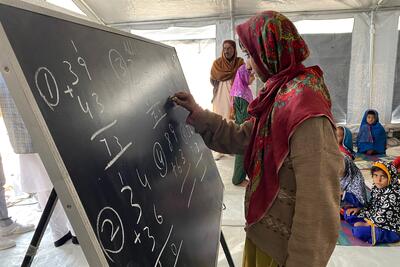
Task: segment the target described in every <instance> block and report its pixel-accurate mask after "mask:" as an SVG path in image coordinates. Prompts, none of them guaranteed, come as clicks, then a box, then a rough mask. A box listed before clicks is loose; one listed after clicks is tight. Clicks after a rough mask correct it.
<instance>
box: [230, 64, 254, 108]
mask: <svg viewBox="0 0 400 267" xmlns="http://www.w3.org/2000/svg"><path fill="white" fill-rule="evenodd" d="M249 80H250V73H249V71H248V70H247V68H246V64H243V65H242V66H240V68H239V69H238V70H237V72H236V76H235V80H234V82H233V85H232V88H231V96H232V97H234V96H237V97H241V98H243V99H244V100H246V101H247V102H248V103H249V104H250V103H251V102H252V101H253V93H252V92H251V89H250V88H249ZM232 102H233V101H232Z"/></svg>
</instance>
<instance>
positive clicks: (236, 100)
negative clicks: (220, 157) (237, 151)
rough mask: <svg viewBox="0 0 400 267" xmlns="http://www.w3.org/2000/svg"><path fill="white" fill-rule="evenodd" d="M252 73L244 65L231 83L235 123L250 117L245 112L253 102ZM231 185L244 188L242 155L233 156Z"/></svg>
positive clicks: (245, 182) (244, 177)
mask: <svg viewBox="0 0 400 267" xmlns="http://www.w3.org/2000/svg"><path fill="white" fill-rule="evenodd" d="M254 78H255V77H254V73H253V72H252V70H251V69H248V67H247V65H246V64H243V65H242V66H240V68H239V69H238V70H237V72H236V77H235V80H234V82H233V85H232V88H231V92H230V95H231V97H232V98H233V99H232V101H231V102H232V103H231V104H232V108H233V113H234V118H235V123H237V124H242V123H244V122H245V121H246V120H247V119H249V117H250V115H249V113H248V112H247V107H248V106H249V104H250V103H251V102H252V101H253V93H252V92H251V89H250V87H249V85H251V83H252V82H253V81H254ZM232 183H233V184H234V185H240V186H243V187H246V186H247V184H248V181H247V180H246V172H245V170H244V155H236V156H235V168H234V171H233V176H232Z"/></svg>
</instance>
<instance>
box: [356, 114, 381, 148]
mask: <svg viewBox="0 0 400 267" xmlns="http://www.w3.org/2000/svg"><path fill="white" fill-rule="evenodd" d="M357 148H358V151H357V152H358V153H364V154H367V155H373V154H385V153H386V132H385V129H384V128H383V126H382V125H381V124H380V123H379V116H378V112H377V111H376V110H373V109H369V110H367V111H365V114H364V117H363V120H362V122H361V126H360V130H359V132H358V136H357Z"/></svg>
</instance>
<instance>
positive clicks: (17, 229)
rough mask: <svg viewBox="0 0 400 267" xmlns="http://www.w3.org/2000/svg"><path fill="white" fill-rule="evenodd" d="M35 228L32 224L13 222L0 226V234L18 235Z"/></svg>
mask: <svg viewBox="0 0 400 267" xmlns="http://www.w3.org/2000/svg"><path fill="white" fill-rule="evenodd" d="M33 230H35V225H34V224H26V225H23V224H19V223H17V222H13V223H12V224H10V225H9V226H6V227H0V236H10V235H20V234H24V233H27V232H30V231H33Z"/></svg>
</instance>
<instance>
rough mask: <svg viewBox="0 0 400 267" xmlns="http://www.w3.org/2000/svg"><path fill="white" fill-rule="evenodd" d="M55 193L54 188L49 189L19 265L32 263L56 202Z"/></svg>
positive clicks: (27, 266) (25, 266)
mask: <svg viewBox="0 0 400 267" xmlns="http://www.w3.org/2000/svg"><path fill="white" fill-rule="evenodd" d="M57 199H58V197H57V193H56V191H55V190H54V188H53V190H51V193H50V196H49V200H47V203H46V207H45V208H44V210H43V213H42V216H41V217H40V220H39V224H38V226H37V227H36V230H35V233H34V234H33V237H32V240H31V243H30V245H29V247H28V250H27V251H26V254H25V258H24V261H23V262H22V264H21V267H29V266H31V264H32V261H33V258H34V257H35V255H36V253H37V251H38V248H39V245H40V241H42V237H43V235H44V232H45V231H46V227H47V224H48V223H49V220H50V217H51V214H52V213H53V210H54V207H55V206H56V204H57Z"/></svg>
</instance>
